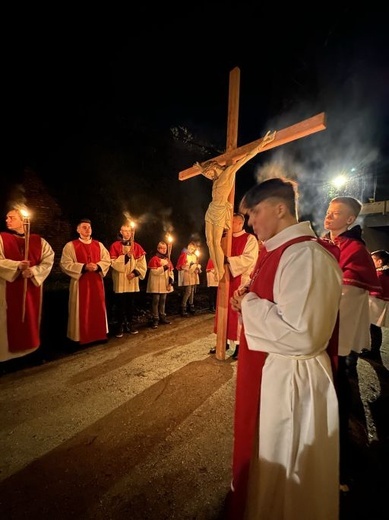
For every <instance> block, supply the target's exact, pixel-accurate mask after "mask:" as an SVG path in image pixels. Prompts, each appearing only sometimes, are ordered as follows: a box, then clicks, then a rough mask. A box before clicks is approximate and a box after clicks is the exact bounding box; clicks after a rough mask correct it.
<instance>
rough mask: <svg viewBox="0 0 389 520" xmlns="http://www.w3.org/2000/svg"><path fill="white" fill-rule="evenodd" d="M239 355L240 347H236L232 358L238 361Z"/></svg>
mask: <svg viewBox="0 0 389 520" xmlns="http://www.w3.org/2000/svg"><path fill="white" fill-rule="evenodd" d="M238 354H239V345H235V350H234V353H233V354H232V357H233V358H234V359H238Z"/></svg>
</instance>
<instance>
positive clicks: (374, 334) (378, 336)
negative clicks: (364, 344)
mask: <svg viewBox="0 0 389 520" xmlns="http://www.w3.org/2000/svg"><path fill="white" fill-rule="evenodd" d="M381 345H382V329H381V327H378V325H374V324H373V323H371V324H370V347H371V350H372V352H379V350H380V348H381Z"/></svg>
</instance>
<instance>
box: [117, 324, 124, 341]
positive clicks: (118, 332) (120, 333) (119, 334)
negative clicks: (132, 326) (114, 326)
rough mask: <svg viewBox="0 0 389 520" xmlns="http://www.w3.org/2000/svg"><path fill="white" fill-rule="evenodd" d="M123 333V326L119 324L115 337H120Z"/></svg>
mask: <svg viewBox="0 0 389 520" xmlns="http://www.w3.org/2000/svg"><path fill="white" fill-rule="evenodd" d="M123 334H124V328H123V325H120V327H119V328H118V330H117V332H116V334H115V337H116V338H122V337H123Z"/></svg>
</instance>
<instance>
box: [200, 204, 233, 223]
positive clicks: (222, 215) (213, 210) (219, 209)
mask: <svg viewBox="0 0 389 520" xmlns="http://www.w3.org/2000/svg"><path fill="white" fill-rule="evenodd" d="M204 219H205V222H209V223H210V224H212V225H213V226H218V227H222V228H223V229H230V227H231V219H232V204H231V202H225V203H224V204H216V203H215V202H210V204H209V206H208V209H207V211H206V213H205V217H204Z"/></svg>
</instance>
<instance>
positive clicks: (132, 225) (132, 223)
mask: <svg viewBox="0 0 389 520" xmlns="http://www.w3.org/2000/svg"><path fill="white" fill-rule="evenodd" d="M130 226H131V227H132V229H134V228H135V222H133V221H131V222H130Z"/></svg>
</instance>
